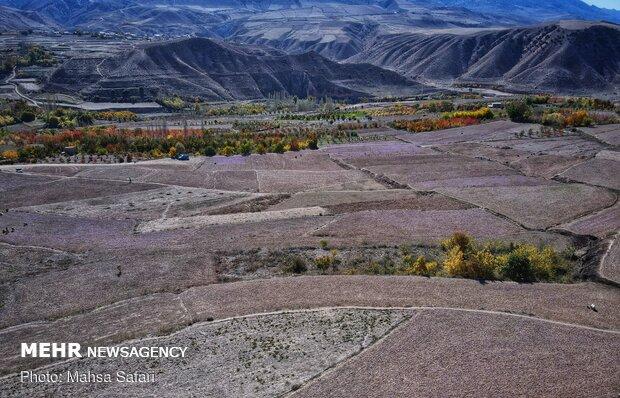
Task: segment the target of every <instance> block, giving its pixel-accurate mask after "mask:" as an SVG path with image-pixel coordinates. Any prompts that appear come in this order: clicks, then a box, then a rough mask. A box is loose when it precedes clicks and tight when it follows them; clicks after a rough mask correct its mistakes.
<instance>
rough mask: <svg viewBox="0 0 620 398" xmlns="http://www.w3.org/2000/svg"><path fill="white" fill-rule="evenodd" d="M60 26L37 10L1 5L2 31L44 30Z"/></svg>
mask: <svg viewBox="0 0 620 398" xmlns="http://www.w3.org/2000/svg"><path fill="white" fill-rule="evenodd" d="M54 28H58V26H57V25H56V24H55V23H54V22H53V21H51V20H50V19H48V18H46V17H44V16H41V15H40V14H39V13H37V12H35V11H22V10H17V9H15V8H10V7H3V6H0V32H7V31H18V30H29V29H32V30H42V31H47V30H50V29H54Z"/></svg>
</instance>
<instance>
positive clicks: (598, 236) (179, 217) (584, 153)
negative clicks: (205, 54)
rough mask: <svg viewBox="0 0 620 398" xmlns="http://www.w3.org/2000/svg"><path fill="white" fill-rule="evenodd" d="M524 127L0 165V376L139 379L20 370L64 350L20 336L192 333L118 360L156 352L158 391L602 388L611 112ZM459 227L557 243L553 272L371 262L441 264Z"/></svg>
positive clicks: (12, 385)
mask: <svg viewBox="0 0 620 398" xmlns="http://www.w3.org/2000/svg"><path fill="white" fill-rule="evenodd" d="M538 128H539V126H536V125H529V124H517V123H512V122H507V121H496V122H491V123H486V124H482V125H478V126H471V127H466V128H457V129H449V130H442V131H435V132H429V133H418V134H410V133H404V132H401V131H387V133H388V134H390V135H392V134H397V135H396V136H395V137H389V138H390V139H392V138H393V140H392V141H386V140H380V141H375V142H368V141H362V142H359V143H349V144H330V145H326V146H324V147H322V148H321V149H320V150H318V151H309V150H307V151H299V152H287V153H284V154H268V155H250V156H230V157H224V156H214V157H202V156H192V158H191V160H190V161H187V162H181V161H176V160H172V159H161V160H149V161H144V162H137V163H122V164H74V163H71V164H63V165H41V164H33V165H24V166H18V167H19V168H22V169H23V170H22V172H21V173H18V172H15V171H16V170H15V168H16V166H1V167H0V169H1V170H2V171H1V172H0V214H1V215H0V231H1V232H2V234H1V235H0V374H2V375H8V376H6V377H5V378H3V379H1V381H0V384H1V385H2V387H0V395H17V396H19V395H20V394H21V393H23V394H21V395H22V396H24V395H27V396H49V395H50V394H60V395H61V396H62V394H64V395H65V396H76V395H94V396H116V395H119V394H129V395H132V396H146V395H152V394H149V393H152V391H153V389H152V388H153V386H146V387H145V386H140V385H131V386H125V387H123V390H121V387H122V386H121V385H120V384H117V383H111V384H106V385H98V386H93V385H88V384H73V385H66V386H65V385H63V386H62V387H58V388H56V387H54V386H46V385H42V384H29V385H27V386H26V387H23V386H20V385H19V381H18V380H17V379H16V378H15V375H10V374H11V373H14V372H18V371H20V370H24V369H34V368H37V367H39V366H43V365H49V364H50V363H52V362H55V361H56V360H54V359H52V360H48V359H45V358H22V357H21V356H20V355H19V352H18V350H17V349H16V347H19V343H20V342H34V341H75V342H80V343H82V344H84V345H111V344H124V345H135V346H141V345H152V344H155V343H157V344H161V345H168V344H179V345H187V346H189V350H190V352H191V353H190V354H189V356H188V357H187V358H185V359H183V360H180V361H142V360H139V361H138V360H135V361H134V360H127V361H126V362H123V364H124V365H126V366H127V367H128V368H131V369H136V370H140V369H152V370H153V371H154V372H155V373H156V374H157V378H156V380H157V382H156V383H157V384H156V385H155V388H157V391H158V393H159V392H161V394H159V395H163V396H165V395H166V394H167V395H168V396H187V395H190V394H191V392H189V390H188V388H192V392H193V393H196V392H197V393H198V394H199V395H205V396H218V397H220V396H244V395H247V396H274V395H282V394H288V393H290V392H292V391H297V392H296V393H297V394H299V395H304V396H322V395H325V396H411V395H419V396H450V391H457V392H461V393H464V394H465V395H467V394H469V395H471V396H484V395H485V394H486V393H487V392H488V391H489V390H490V386H492V387H493V388H496V389H497V391H500V392H501V394H499V395H503V396H511V395H526V390H524V389H525V388H531V390H528V391H532V394H533V395H539V396H584V395H587V393H588V392H591V391H597V392H598V391H600V392H601V395H603V396H604V395H605V394H607V395H610V394H612V393H615V392H617V391H618V388H617V387H618V386H617V382H615V383H614V381H615V380H617V379H618V377H616V376H617V375H618V372H619V370H618V360H617V359H618V358H617V354H616V353H617V351H618V348H620V347H619V340H618V330H620V313H619V312H618V308H620V295H619V294H618V287H617V283H618V281H619V280H620V277H619V276H618V272H617V271H618V267H617V263H618V261H620V260H618V244H617V242H616V241H614V243H613V244H612V243H611V241H612V239H615V238H616V237H617V233H618V228H619V224H618V218H619V214H618V208H619V207H618V203H617V191H618V187H617V185H618V184H617V180H618V177H617V175H618V174H620V173H617V172H616V168H617V167H616V166H617V163H618V157H617V156H618V155H617V152H616V151H615V148H614V147H613V146H612V145H611V144H610V143H609V142H611V141H610V139H611V138H610V137H613V134H615V133H614V131H615V130H613V129H611V130H604V131H603V130H601V129H599V128H595V129H592V130H586V131H584V132H583V133H580V132H571V133H570V134H569V133H567V134H566V135H564V136H558V137H546V138H540V137H538V136H537V135H536V133H535V131H538V130H537V129H538ZM530 129H532V131H534V132H532V133H528V131H529V130H530ZM612 133H613V134H612ZM528 134H530V135H529V136H528ZM369 137H370V136H369ZM349 138H351V137H349ZM353 139H357V138H352V140H353ZM369 139H370V138H369ZM339 142H340V141H339ZM574 181H580V182H579V183H575V182H574ZM7 209H8V210H7ZM455 232H464V233H466V234H468V235H470V236H471V237H472V238H473V239H474V240H475V242H474V243H472V246H476V247H481V248H482V247H484V248H489V247H496V248H497V250H514V248H521V247H522V246H520V245H521V244H528V245H533V246H528V248H529V249H528V250H531V252H530V253H549V250H550V249H549V248H545V247H544V246H550V247H551V248H552V249H553V250H555V252H552V253H554V254H553V256H556V258H562V259H564V260H566V263H565V264H564V265H566V268H565V270H566V275H563V276H565V278H564V279H560V278H559V277H558V278H556V279H546V280H548V281H549V280H553V281H557V282H563V283H540V282H537V283H516V282H507V281H505V282H500V281H499V280H501V279H504V280H508V279H509V278H502V276H501V274H494V275H495V276H490V277H489V276H485V277H484V279H483V280H471V279H461V278H457V277H448V276H450V275H454V274H450V273H447V272H443V271H442V272H441V273H436V274H432V275H441V276H442V277H423V276H412V275H413V273H414V271H407V273H405V272H401V268H398V269H397V271H394V272H392V274H391V275H387V274H388V272H387V271H385V270H386V269H387V267H386V266H383V265H381V264H388V263H389V262H390V261H392V262H393V263H394V262H397V263H398V266H399V267H402V266H403V264H409V265H410V266H412V267H413V265H411V264H414V265H415V264H418V263H419V261H418V260H420V258H422V260H423V261H426V260H428V262H427V263H425V264H429V263H432V262H436V265H437V264H439V266H440V267H443V268H442V270H445V269H446V267H447V266H446V265H445V264H447V262H448V261H447V260H448V254H447V249H445V247H444V245H442V243H441V242H442V241H443V240H445V239H446V238H448V237H450V236H451V235H452V234H454V233H455ZM608 249H609V250H608ZM485 250H487V249H485ZM488 250H490V249H488ZM545 250H547V251H545ZM510 253H511V254H512V253H514V252H510ZM528 255H529V254H528ZM507 256H509V255H507ZM541 256H542V255H541ZM498 258H499V257H498ZM507 258H509V257H507ZM528 259H529V258H528ZM467 260H468V261H469V259H467ZM325 261H329V262H333V264H332V265H329V264H328V266H327V267H325V266H324V264H325ZM464 261H465V260H464ZM498 261H499V260H498ZM506 261H508V260H506ZM528 261H534V260H531V259H529V260H528ZM464 264H468V263H466V262H464ZM375 265H376V266H377V267H375V268H373V267H374V266H375ZM370 266H373V267H370ZM381 267H384V268H381ZM498 267H499V266H498ZM408 269H409V268H408ZM563 269H564V268H563ZM498 272H499V271H498ZM558 272H560V271H558ZM382 273H383V274H386V275H382ZM417 275H428V274H424V273H418V274H417ZM498 275H499V276H498ZM538 280H543V279H538ZM341 307H347V308H341ZM358 307H360V308H358ZM386 307H387V308H389V310H388V309H386ZM405 307H423V308H405ZM299 310H303V311H301V312H292V313H273V314H268V313H270V312H274V311H275V312H278V311H299ZM462 310H471V311H473V312H463V311H462ZM489 311H491V312H489ZM238 317H242V318H238ZM229 318H232V319H229ZM558 322H559V323H558ZM598 329H604V330H598ZM134 339H144V340H134ZM586 361H587V363H586ZM532 363H536V364H538V365H537V366H536V367H534V366H532ZM53 366H54V367H53V368H50V369H57V370H63V371H67V370H80V369H89V368H90V369H95V370H99V371H105V370H111V369H112V368H113V367H118V362H114V363H113V362H111V361H106V360H88V361H75V362H68V363H62V364H60V363H56V364H54V365H53ZM39 370H41V369H39ZM355 372H363V374H365V376H363V377H362V379H358V377H360V376H357V373H356V374H354V373H355ZM438 374H440V375H442V377H438V376H437V375H438ZM474 375H475V377H476V378H479V379H480V383H471V382H470V383H468V382H467V380H470V381H471V380H472V377H474ZM446 380H447V381H446ZM567 380H570V382H569V381H567ZM362 386H365V387H364V388H362V389H359V388H361V387H362ZM22 387H23V388H24V389H23V390H22V389H21V388H22ZM597 388H598V389H597ZM614 389H615V390H614ZM61 390H62V391H61ZM448 390H449V391H448ZM17 391H19V393H16V392H17ZM446 391H448V393H445V392H446ZM330 392H333V394H329V393H330ZM608 393H609V394H608ZM461 395H462V394H461ZM486 395H488V394H486ZM491 395H492V394H491Z"/></svg>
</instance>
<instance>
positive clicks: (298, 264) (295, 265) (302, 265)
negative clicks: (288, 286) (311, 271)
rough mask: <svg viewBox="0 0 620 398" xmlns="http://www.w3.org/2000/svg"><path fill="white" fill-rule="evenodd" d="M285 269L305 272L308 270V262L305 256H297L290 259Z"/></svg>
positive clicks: (291, 271)
mask: <svg viewBox="0 0 620 398" xmlns="http://www.w3.org/2000/svg"><path fill="white" fill-rule="evenodd" d="M285 270H286V272H290V273H293V274H303V273H304V272H306V271H307V270H308V267H306V262H305V261H304V259H303V258H301V257H299V256H295V257H293V258H292V259H291V260H290V262H289V264H288V265H287V266H286V267H285Z"/></svg>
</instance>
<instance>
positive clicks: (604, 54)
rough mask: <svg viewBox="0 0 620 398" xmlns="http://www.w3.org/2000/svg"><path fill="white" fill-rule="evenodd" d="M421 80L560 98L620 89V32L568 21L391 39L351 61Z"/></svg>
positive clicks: (386, 37) (381, 39) (377, 42)
mask: <svg viewBox="0 0 620 398" xmlns="http://www.w3.org/2000/svg"><path fill="white" fill-rule="evenodd" d="M362 60H363V61H365V62H370V63H372V64H374V65H377V66H381V67H385V68H388V69H392V70H395V71H398V72H400V73H402V74H403V75H405V76H407V77H409V78H414V79H418V80H420V81H432V82H438V83H442V84H451V83H466V84H472V83H476V84H489V85H501V86H505V87H506V88H509V89H517V90H520V89H523V90H534V91H549V92H556V93H580V92H584V93H592V92H618V91H620V88H619V87H620V26H618V25H614V24H608V23H590V22H578V21H563V22H559V23H554V24H547V25H541V26H536V27H528V28H516V29H503V30H487V31H481V32H476V33H471V34H397V35H384V36H380V37H377V38H375V39H374V41H373V42H371V43H368V44H367V47H366V49H365V50H364V51H363V52H361V53H359V54H357V55H355V56H353V57H351V58H349V60H348V61H349V62H360V61H362Z"/></svg>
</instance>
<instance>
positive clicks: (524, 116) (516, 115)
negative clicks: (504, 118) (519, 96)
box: [506, 101, 532, 123]
mask: <svg viewBox="0 0 620 398" xmlns="http://www.w3.org/2000/svg"><path fill="white" fill-rule="evenodd" d="M506 113H507V114H508V117H509V118H510V120H512V121H513V122H519V123H523V122H527V121H529V120H530V118H531V117H532V107H531V106H529V105H528V104H527V103H526V102H525V101H512V102H509V103H508V105H506Z"/></svg>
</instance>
